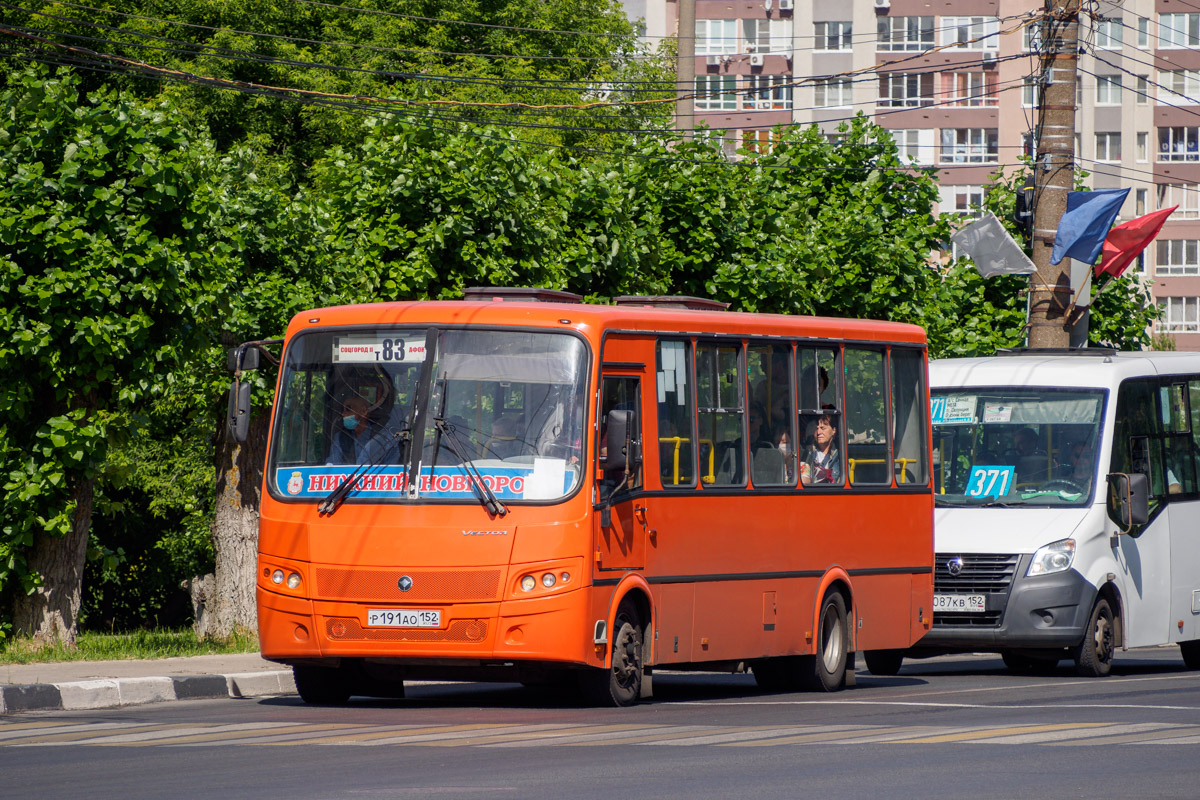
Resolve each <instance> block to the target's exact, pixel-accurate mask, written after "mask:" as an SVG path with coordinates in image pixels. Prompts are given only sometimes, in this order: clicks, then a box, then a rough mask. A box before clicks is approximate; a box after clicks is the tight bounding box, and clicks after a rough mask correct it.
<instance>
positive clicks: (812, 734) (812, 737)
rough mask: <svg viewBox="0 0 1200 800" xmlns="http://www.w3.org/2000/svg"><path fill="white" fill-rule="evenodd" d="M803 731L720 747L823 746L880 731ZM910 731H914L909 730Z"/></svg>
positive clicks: (857, 728) (812, 728) (851, 727)
mask: <svg viewBox="0 0 1200 800" xmlns="http://www.w3.org/2000/svg"><path fill="white" fill-rule="evenodd" d="M802 728H803V729H805V730H807V731H809V732H808V733H801V734H797V735H794V736H783V737H778V738H763V739H758V740H752V741H745V742H736V743H730V744H728V745H720V746H721V747H774V746H776V745H781V744H807V743H809V742H820V743H822V744H824V743H826V742H831V741H833V740H834V739H836V738H837V736H836V734H838V733H851V734H865V733H867V732H869V731H874V730H878V726H875V725H805V726H802ZM909 730H912V729H911V728H909Z"/></svg>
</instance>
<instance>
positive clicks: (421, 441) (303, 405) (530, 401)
mask: <svg viewBox="0 0 1200 800" xmlns="http://www.w3.org/2000/svg"><path fill="white" fill-rule="evenodd" d="M282 369H283V375H282V378H281V383H280V387H281V388H280V402H279V403H278V411H277V415H278V416H277V418H276V420H275V432H274V441H273V442H272V448H271V452H272V465H271V469H272V472H271V475H272V480H271V482H270V485H271V489H272V491H273V493H274V494H275V495H276V496H278V497H280V498H297V499H305V500H318V499H320V498H322V497H325V496H326V495H328V494H329V492H330V491H331V490H333V489H335V488H337V486H338V485H340V484H341V483H342V482H343V481H344V480H345V479H346V478H347V476H350V475H351V474H354V473H356V472H358V473H359V477H357V478H356V479H355V480H356V488H355V489H354V490H353V491H351V492H350V493H349V495H348V497H347V499H350V500H352V499H355V498H357V499H360V500H361V499H371V500H381V501H391V502H395V501H412V500H418V499H420V500H423V501H436V500H453V501H459V502H461V501H473V500H476V499H478V498H479V497H480V492H479V491H478V488H477V487H476V486H475V485H474V483H473V482H475V481H480V480H481V481H483V482H484V483H485V485H486V486H487V488H488V489H490V490H491V491H492V492H493V493H494V495H495V496H496V497H497V498H499V499H500V500H502V501H504V502H506V503H507V502H512V501H517V502H520V501H522V500H538V501H546V500H554V499H558V498H562V497H565V496H566V495H568V494H570V493H571V492H572V491H573V490H574V489H575V487H576V486H577V485H578V484H579V482H580V479H581V474H580V473H581V467H582V465H581V459H580V454H581V451H582V439H583V430H584V428H583V424H584V410H585V401H584V394H585V391H586V387H587V349H586V347H585V345H584V343H583V342H582V340H580V339H578V338H576V337H575V336H572V335H567V334H559V333H541V332H536V331H509V330H482V329H470V330H455V329H445V330H433V331H430V330H428V329H425V328H421V327H406V328H399V327H395V328H392V327H378V328H374V329H363V328H355V329H354V330H352V331H347V330H340V331H311V332H306V333H302V334H299V335H297V336H296V337H295V338H294V339H293V341H292V342H291V344H290V345H289V347H288V349H287V352H286V354H285V357H284V362H283V367H282ZM421 404H423V408H419V407H418V406H419V405H421ZM422 422H423V424H422ZM417 426H420V429H418V428H417ZM414 468H415V469H416V470H417V474H419V475H420V479H419V480H417V481H412V482H410V481H409V480H408V474H409V471H410V470H412V469H414Z"/></svg>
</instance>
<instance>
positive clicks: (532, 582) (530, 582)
mask: <svg viewBox="0 0 1200 800" xmlns="http://www.w3.org/2000/svg"><path fill="white" fill-rule="evenodd" d="M535 586H537V579H536V578H534V577H533V576H532V575H526V576H525V577H524V578H521V591H523V592H532V591H533V587H535Z"/></svg>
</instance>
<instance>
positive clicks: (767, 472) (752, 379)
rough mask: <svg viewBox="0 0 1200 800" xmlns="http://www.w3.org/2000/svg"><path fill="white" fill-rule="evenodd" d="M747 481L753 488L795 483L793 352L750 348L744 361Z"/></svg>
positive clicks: (759, 346)
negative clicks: (748, 428) (748, 473)
mask: <svg viewBox="0 0 1200 800" xmlns="http://www.w3.org/2000/svg"><path fill="white" fill-rule="evenodd" d="M746 381H747V397H748V398H749V402H748V404H747V406H748V411H747V414H748V417H747V418H748V420H749V425H750V459H751V461H750V480H751V481H752V482H753V483H754V485H755V486H782V485H787V484H794V483H795V480H796V478H795V476H796V468H795V453H796V450H795V442H796V412H795V410H794V409H795V404H794V403H793V402H792V348H791V347H789V346H787V345H762V344H752V345H751V346H750V349H749V351H748V353H747V358H746Z"/></svg>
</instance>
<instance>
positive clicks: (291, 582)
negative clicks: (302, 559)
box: [287, 572, 300, 589]
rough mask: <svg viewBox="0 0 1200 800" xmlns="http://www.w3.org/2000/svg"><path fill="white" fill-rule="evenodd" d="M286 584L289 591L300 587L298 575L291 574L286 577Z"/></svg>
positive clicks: (297, 573) (295, 573)
mask: <svg viewBox="0 0 1200 800" xmlns="http://www.w3.org/2000/svg"><path fill="white" fill-rule="evenodd" d="M287 584H288V588H289V589H297V588H299V587H300V573H299V572H293V573H292V574H290V575H288V580H287Z"/></svg>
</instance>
